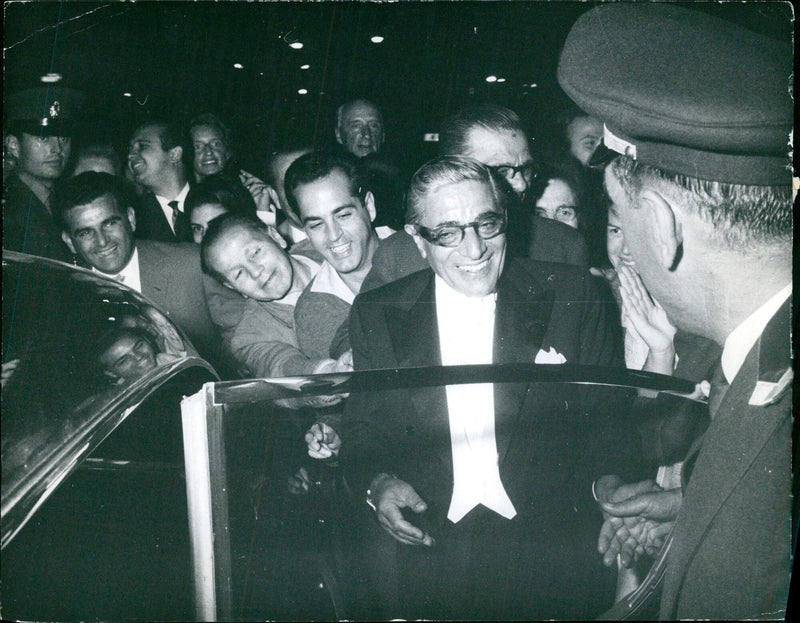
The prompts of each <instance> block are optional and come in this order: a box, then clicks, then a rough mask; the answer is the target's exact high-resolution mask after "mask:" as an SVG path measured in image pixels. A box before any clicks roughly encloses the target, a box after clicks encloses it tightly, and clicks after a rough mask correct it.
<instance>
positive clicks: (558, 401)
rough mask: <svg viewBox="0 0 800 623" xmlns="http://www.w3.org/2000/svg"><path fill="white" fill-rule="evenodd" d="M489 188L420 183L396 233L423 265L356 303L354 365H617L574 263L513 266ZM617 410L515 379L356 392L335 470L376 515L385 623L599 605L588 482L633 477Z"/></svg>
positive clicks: (451, 169) (440, 179)
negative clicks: (614, 473)
mask: <svg viewBox="0 0 800 623" xmlns="http://www.w3.org/2000/svg"><path fill="white" fill-rule="evenodd" d="M495 176H496V173H494V172H493V171H491V170H490V169H489V168H488V167H486V166H485V165H483V164H481V163H479V162H477V161H475V160H470V159H465V158H458V157H442V158H439V159H437V160H434V161H431V162H430V163H428V164H427V165H425V166H423V167H422V168H421V169H420V170H419V171H418V172H417V173H416V174H415V176H414V178H413V179H412V182H411V187H410V190H409V196H408V213H407V215H406V221H407V223H408V224H407V225H406V231H407V232H408V233H409V234H410V235H411V236H412V237H413V239H414V242H415V243H416V245H417V247H418V248H419V251H420V253H421V254H422V256H423V257H424V258H425V259H426V261H427V263H428V265H429V267H430V268H429V269H428V270H423V271H419V272H416V273H414V274H412V275H409V276H407V277H405V278H403V279H400V280H398V281H395V282H393V283H390V284H387V285H385V286H383V287H380V288H377V289H375V290H372V291H369V292H362V294H360V295H359V296H358V297H357V298H356V300H355V302H354V304H353V309H352V311H351V316H350V323H351V324H350V336H351V343H352V347H353V358H354V365H355V368H356V369H375V368H397V367H414V366H430V365H460V364H489V363H512V362H531V363H532V362H534V361H536V362H540V363H542V362H548V363H563V362H568V363H574V364H592V365H603V366H616V365H621V359H620V352H619V348H618V347H619V342H618V341H617V339H616V338H617V336H616V335H615V334H614V332H613V330H612V329H611V325H610V324H609V323H608V320H609V317H610V316H609V314H608V313H607V311H606V309H605V307H604V304H603V303H602V302H601V300H600V299H599V298H598V295H597V293H596V292H595V290H594V287H593V284H592V280H591V278H590V277H589V274H588V272H587V271H586V270H585V269H581V268H578V267H576V266H568V265H565V264H550V263H544V262H535V261H531V260H523V259H516V258H510V257H508V258H507V257H506V235H505V229H506V204H505V202H506V201H507V197H506V195H504V194H503V192H502V190H501V189H502V180H500V179H499V178H497V177H495ZM573 398H574V400H573ZM595 406H596V405H595ZM620 413H621V411H620V410H619V409H604V410H603V411H602V412H600V411H599V410H597V409H594V408H592V407H590V406H589V404H588V402H586V401H581V400H580V399H579V397H578V396H577V394H570V396H569V398H568V399H565V396H564V395H563V394H562V393H561V391H558V392H556V391H554V390H553V389H552V388H548V387H544V386H538V385H536V384H526V383H521V384H502V385H496V386H492V385H490V384H476V385H462V386H454V387H447V388H443V387H437V388H419V389H414V390H398V391H392V392H383V393H374V394H373V393H367V394H354V395H352V396H351V397H350V399H349V402H348V404H347V407H346V410H345V414H344V419H343V424H342V439H343V446H342V454H341V458H342V460H343V462H344V466H345V475H346V478H347V481H348V483H349V486H350V488H351V490H352V492H353V493H354V495H355V496H356V497H357V498H359V502H360V505H361V508H362V509H366V508H368V507H371V508H372V509H374V510H373V511H372V512H371V514H372V515H374V517H371V518H369V519H368V521H367V524H366V526H365V528H364V529H365V531H366V532H365V533H366V534H370V535H371V539H366V538H365V539H363V540H364V541H365V542H368V543H369V546H370V547H371V548H372V549H371V550H370V552H369V553H367V554H365V556H367V557H368V563H367V566H371V567H372V568H371V572H372V577H373V580H375V579H378V580H377V581H376V582H375V587H374V590H375V591H376V594H377V595H378V598H381V599H384V602H383V604H381V605H382V607H384V608H385V610H383V611H381V612H380V616H388V617H401V618H428V619H437V618H445V619H450V618H453V619H461V620H463V619H464V618H476V617H477V618H498V617H499V618H520V617H522V618H527V619H531V618H534V619H535V618H551V617H555V618H573V619H575V618H577V619H581V618H587V617H591V616H592V615H594V614H598V613H599V612H601V611H602V610H603V609H604V608H605V607H608V606H610V605H611V603H612V602H613V593H614V590H613V587H614V577H613V573H612V574H611V575H609V573H608V570H605V571H604V570H603V568H602V565H601V564H598V562H597V561H593V560H592V557H593V556H595V553H594V551H595V539H596V535H593V534H592V526H595V527H599V526H600V524H601V523H602V517H601V516H599V514H598V512H597V509H594V510H593V509H592V504H593V499H592V494H591V485H592V481H593V479H594V478H595V477H597V476H598V475H599V474H601V473H603V466H606V465H616V466H617V468H619V469H623V468H626V467H627V468H630V469H633V468H634V467H635V464H636V461H634V460H631V459H630V457H629V456H628V455H629V454H630V453H631V451H632V450H635V448H636V446H637V444H636V443H635V441H634V440H632V439H629V438H628V432H627V431H626V430H625V427H623V426H620V425H619V422H618V418H619V416H620ZM367 505H368V506H367ZM377 525H380V526H381V527H382V528H383V530H384V532H385V533H384V532H381V530H380V529H377V530H375V529H374V527H375V526H377ZM395 582H396V583H395ZM393 584H394V585H393ZM394 590H396V591H397V593H396V594H395V595H392V592H393V591H394ZM395 598H396V599H395ZM393 599H394V602H393Z"/></svg>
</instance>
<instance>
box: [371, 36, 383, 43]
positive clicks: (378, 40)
mask: <svg viewBox="0 0 800 623" xmlns="http://www.w3.org/2000/svg"><path fill="white" fill-rule="evenodd" d="M370 41H372V43H383V37H381V36H380V35H375V36H374V37H372V38H371V39H370Z"/></svg>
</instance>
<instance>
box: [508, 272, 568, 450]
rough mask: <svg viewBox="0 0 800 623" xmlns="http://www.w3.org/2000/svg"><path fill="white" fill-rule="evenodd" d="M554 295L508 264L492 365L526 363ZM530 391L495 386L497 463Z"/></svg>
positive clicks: (546, 321)
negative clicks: (493, 363)
mask: <svg viewBox="0 0 800 623" xmlns="http://www.w3.org/2000/svg"><path fill="white" fill-rule="evenodd" d="M553 297H554V292H553V291H552V290H545V289H544V288H542V287H541V286H539V285H538V284H536V283H534V282H533V281H532V279H531V278H530V276H529V275H527V273H524V271H523V269H522V268H521V267H520V266H519V265H518V264H516V263H510V264H509V266H508V268H507V269H506V271H505V272H504V273H503V276H502V277H501V279H500V281H499V283H498V287H497V311H496V316H495V329H494V330H495V339H494V344H495V346H494V362H495V363H526V362H527V363H530V362H533V361H534V359H535V357H536V353H538V352H539V349H540V348H541V346H542V341H543V340H544V336H545V333H546V332H547V327H548V325H549V323H550V314H551V311H552V308H553ZM529 389H530V384H526V383H503V384H499V385H497V386H495V399H494V400H495V431H496V436H497V452H498V456H499V460H500V461H501V462H502V460H503V459H504V458H505V455H506V453H507V452H508V447H509V444H510V442H511V439H512V438H513V436H514V435H513V431H514V430H515V428H516V427H515V424H516V422H517V419H518V418H519V417H520V414H521V408H522V403H523V401H524V400H525V396H526V394H527V393H528V391H529Z"/></svg>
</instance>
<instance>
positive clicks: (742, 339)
mask: <svg viewBox="0 0 800 623" xmlns="http://www.w3.org/2000/svg"><path fill="white" fill-rule="evenodd" d="M791 295H792V284H791V283H789V284H788V285H787V286H786V287H784V288H783V289H782V290H780V291H779V292H778V293H776V294H775V295H774V296H773V297H772V298H770V299H769V300H768V301H767V302H766V303H764V304H763V305H762V306H761V307H759V308H758V309H757V310H756V311H754V312H753V313H752V314H750V315H749V316H748V317H747V318H746V319H745V320H744V322H742V323H741V324H740V325H739V326H738V327H736V328H735V329H734V330H733V331H731V333H730V335H728V337H727V339H726V340H725V346H724V347H723V349H722V372H723V374H725V380H727V381H728V383H729V384H730V383H732V382H733V379H734V378H735V377H736V375H737V374H738V373H739V369H740V368H741V367H742V364H743V363H744V360H745V359H746V358H747V354H748V353H749V352H750V350H751V349H752V348H753V344H755V343H756V341H757V340H758V338H759V337H761V334H762V333H763V332H764V328H765V327H766V326H767V324H768V323H769V321H770V320H771V319H772V317H773V316H774V315H775V313H776V312H777V311H778V309H780V307H781V305H783V303H784V301H786V299H787V298H789V297H790V296H791Z"/></svg>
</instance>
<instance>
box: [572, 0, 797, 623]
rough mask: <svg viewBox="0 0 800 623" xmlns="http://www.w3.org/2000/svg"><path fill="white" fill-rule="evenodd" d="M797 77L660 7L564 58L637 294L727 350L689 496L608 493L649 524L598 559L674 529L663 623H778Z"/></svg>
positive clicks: (613, 509)
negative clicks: (599, 128)
mask: <svg viewBox="0 0 800 623" xmlns="http://www.w3.org/2000/svg"><path fill="white" fill-rule="evenodd" d="M751 8H754V7H743V9H742V12H741V14H742V15H744V14H745V13H746V11H745V9H751ZM784 44H785V45H784ZM791 72H792V64H791V47H790V42H789V41H786V42H782V41H778V40H773V39H771V38H768V37H766V36H763V35H759V34H756V33H754V32H751V31H749V30H746V29H745V28H742V27H740V26H738V25H737V24H735V23H733V22H730V21H726V20H722V19H718V18H717V17H714V16H712V15H710V14H708V13H700V12H697V11H693V10H688V9H686V8H681V7H678V6H674V5H669V4H667V3H654V4H651V3H635V4H634V3H613V4H609V5H603V6H600V7H598V8H596V9H594V10H592V11H589V12H588V13H586V14H584V15H583V16H582V17H581V18H580V19H579V20H578V21H577V23H576V24H575V25H574V26H573V28H572V31H571V32H570V34H569V37H568V39H567V41H566V44H565V46H564V49H563V51H562V54H561V59H560V63H559V68H558V78H559V82H560V84H561V86H562V88H563V89H564V90H565V91H566V92H567V94H568V95H569V96H570V97H571V98H572V99H573V100H575V102H576V103H577V104H578V105H579V106H580V107H581V108H582V109H583V110H585V111H586V112H587V113H589V114H591V115H593V116H596V117H598V118H599V119H601V120H602V121H603V122H604V124H605V128H604V141H603V142H604V145H603V146H601V147H600V148H599V149H598V152H597V153H596V154H595V155H594V156H593V159H594V162H595V163H597V162H598V160H602V159H604V158H605V160H606V161H608V157H609V156H610V157H611V162H610V164H608V166H607V167H606V169H605V183H606V187H607V189H608V192H609V195H610V196H611V198H612V200H613V202H614V204H615V209H616V211H617V213H618V214H619V216H620V218H621V221H622V229H623V231H624V232H625V239H626V242H627V244H628V247H629V249H630V252H631V254H632V255H633V258H634V260H635V262H636V268H637V270H638V271H639V272H640V274H641V276H642V279H643V280H644V283H645V285H646V286H647V288H648V290H649V291H650V292H651V293H652V294H653V296H654V297H655V298H656V299H658V301H659V302H661V304H662V305H663V307H664V309H665V310H666V311H667V314H668V315H669V317H670V319H671V320H672V322H673V323H674V324H675V325H676V326H678V327H679V328H680V329H683V330H685V331H688V332H691V333H695V334H699V335H702V336H704V337H707V338H710V339H712V340H715V341H716V342H718V343H719V344H720V346H722V347H723V353H722V360H721V366H720V369H719V372H718V373H717V374H716V375H715V378H714V379H712V386H711V395H710V397H709V405H710V410H711V418H712V420H711V424H710V426H709V428H708V430H707V432H706V433H705V435H704V436H703V438H702V439H701V440H700V441H699V443H696V444H695V447H693V449H692V450H690V451H689V455H688V456H687V459H686V466H685V472H686V473H684V482H683V486H682V487H681V488H680V489H676V490H673V491H666V492H665V491H658V490H655V491H648V492H646V493H641V491H642V488H641V487H640V486H639V487H637V486H623V487H621V488H619V489H616V490H614V491H607V492H605V493H606V496H605V499H609V498H608V496H612V499H614V500H617V502H618V503H617V504H604V505H603V510H604V511H605V512H606V513H608V516H616V517H618V518H619V517H621V518H624V520H625V526H624V527H627V528H630V527H631V526H633V525H636V524H637V522H638V521H639V520H640V519H642V518H643V517H644V518H645V519H647V520H648V521H647V523H646V524H644V525H645V528H644V529H642V528H641V524H640V528H637V530H638V532H637V531H636V530H634V531H631V532H630V533H628V534H624V530H620V531H618V532H616V533H613V530H609V527H613V526H619V525H620V522H619V521H618V520H617V522H616V523H613V521H614V520H613V519H609V520H608V521H607V522H606V526H604V534H603V535H602V536H601V543H600V549H601V551H606V553H608V552H611V553H612V554H613V553H614V552H616V551H620V552H623V551H625V550H626V549H627V552H628V553H629V554H630V553H631V552H632V551H634V549H635V548H636V546H637V545H639V546H643V545H644V543H645V541H646V537H647V533H648V531H649V530H651V529H652V530H653V531H655V530H656V529H657V528H658V526H659V522H658V521H655V520H656V519H657V520H662V521H663V520H674V528H673V531H672V544H671V549H670V551H669V554H668V558H667V570H666V576H665V580H664V589H663V595H662V601H661V618H662V619H674V618H682V619H683V618H692V619H745V618H777V619H783V618H784V617H785V612H786V605H787V596H788V588H789V576H790V554H791V489H790V487H791V474H792V470H791V456H792V455H791V433H792V416H791V391H789V390H790V389H791V380H792V368H791V339H790V331H789V326H790V324H789V322H790V312H791V308H792V306H791V302H792V301H791V298H792V297H791V294H792V176H791V169H790V160H789V155H788V149H789V147H788V144H789V141H790V136H791V131H792V114H793V104H792V100H791V86H790V85H791ZM636 492H639V493H638V494H635V493H636ZM634 494H635V495H634ZM628 496H630V497H628ZM600 497H601V498H603V497H604V496H602V495H601V496H600ZM620 500H622V501H621V502H620ZM645 507H647V508H648V509H649V510H648V511H645ZM677 509H679V510H677ZM676 511H677V512H676ZM676 515H677V516H676ZM610 522H611V523H610ZM612 533H613V534H612ZM634 533H636V534H637V535H639V536H641V539H635V538H634V537H633V536H632V535H633V534H634ZM613 559H614V556H613V555H612V556H611V557H610V560H613Z"/></svg>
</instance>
